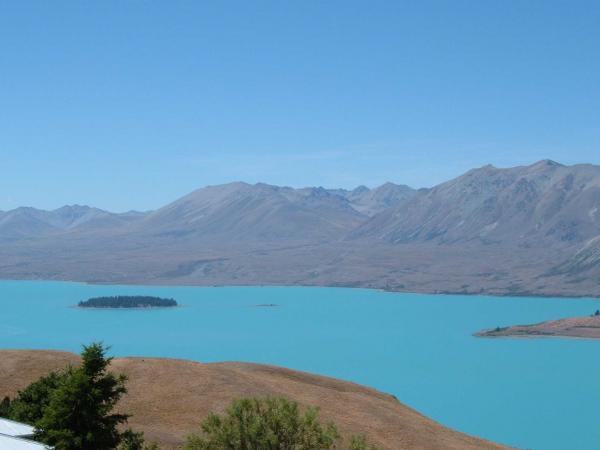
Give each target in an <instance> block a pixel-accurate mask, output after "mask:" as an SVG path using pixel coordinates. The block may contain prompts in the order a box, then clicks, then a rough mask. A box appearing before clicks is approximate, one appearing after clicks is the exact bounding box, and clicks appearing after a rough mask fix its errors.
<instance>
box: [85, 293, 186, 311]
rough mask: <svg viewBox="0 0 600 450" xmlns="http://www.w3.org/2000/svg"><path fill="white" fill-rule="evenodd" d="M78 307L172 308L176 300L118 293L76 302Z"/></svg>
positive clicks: (175, 304)
mask: <svg viewBox="0 0 600 450" xmlns="http://www.w3.org/2000/svg"><path fill="white" fill-rule="evenodd" d="M77 306H79V307H80V308H172V307H174V306H177V302H176V301H175V300H174V299H172V298H160V297H152V296H148V295H118V296H114V297H94V298H90V299H88V300H85V301H81V302H79V303H78V304H77Z"/></svg>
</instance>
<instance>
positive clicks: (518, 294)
mask: <svg viewBox="0 0 600 450" xmlns="http://www.w3.org/2000/svg"><path fill="white" fill-rule="evenodd" d="M0 281H9V282H11V281H12V282H18V281H30V282H55V283H73V284H85V285H90V286H130V287H133V286H139V287H148V288H153V287H159V288H191V287H194V288H232V287H235V288H333V289H335V288H337V289H364V290H369V291H380V292H387V293H390V294H410V295H438V296H447V297H450V296H456V295H462V296H467V297H496V298H522V297H528V298H540V299H564V300H568V299H578V300H600V293H598V294H588V295H583V294H571V295H566V294H559V293H557V294H536V293H533V292H510V293H501V292H476V293H475V292H461V291H456V292H454V291H436V290H431V291H429V290H420V291H409V290H397V289H391V288H388V287H369V286H357V285H356V284H348V285H342V284H332V285H327V284H193V283H179V284H169V283H162V282H156V283H153V282H151V281H150V282H148V281H145V282H142V281H133V280H132V281H118V282H116V281H115V282H111V281H89V280H67V279H41V278H0ZM99 309H103V308H99ZM123 309H125V308H123ZM130 309H134V308H130Z"/></svg>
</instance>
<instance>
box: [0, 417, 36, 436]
mask: <svg viewBox="0 0 600 450" xmlns="http://www.w3.org/2000/svg"><path fill="white" fill-rule="evenodd" d="M34 433H35V428H33V427H32V426H30V425H26V424H24V423H20V422H15V421H14V420H8V419H3V418H1V417H0V434H4V435H6V436H14V437H31V436H33V434H34Z"/></svg>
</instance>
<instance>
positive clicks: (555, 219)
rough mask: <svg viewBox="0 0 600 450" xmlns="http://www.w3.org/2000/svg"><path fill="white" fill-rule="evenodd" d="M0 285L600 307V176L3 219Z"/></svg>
mask: <svg viewBox="0 0 600 450" xmlns="http://www.w3.org/2000/svg"><path fill="white" fill-rule="evenodd" d="M0 277H2V278H16V279H60V280H77V281H90V282H106V283H116V282H118V283H146V284H153V283H165V284H167V283H168V284H194V285H221V284H236V285H238V284H244V285H247V284H251V285H262V284H276V285H329V286H360V287H370V288H384V289H390V290H397V291H415V292H444V293H469V294H499V295H564V296H600V166H594V165H590V164H581V165H573V166H565V165H561V164H559V163H556V162H553V161H549V160H544V161H539V162H537V163H535V164H532V165H530V166H520V167H513V168H496V167H493V166H489V165H488V166H484V167H481V168H477V169H473V170H470V171H469V172H467V173H465V174H464V175H462V176H459V177H457V178H455V179H453V180H450V181H448V182H445V183H442V184H440V185H438V186H435V187H433V188H428V189H418V190H416V189H412V188H410V187H408V186H404V185H397V184H393V183H386V184H384V185H382V186H380V187H377V188H374V189H369V188H367V187H365V186H360V187H358V188H356V189H353V190H345V189H325V188H322V187H309V188H302V189H295V188H291V187H279V186H272V185H267V184H263V183H258V184H253V185H252V184H247V183H242V182H236V183H229V184H225V185H219V186H208V187H205V188H202V189H198V190H196V191H194V192H192V193H190V194H188V195H186V196H184V197H182V198H180V199H178V200H176V201H174V202H173V203H170V204H168V205H166V206H164V207H162V208H159V209H157V210H155V211H148V212H135V211H131V212H127V213H119V214H117V213H111V212H108V211H103V210H100V209H97V208H92V207H88V206H79V205H74V206H64V207H62V208H59V209H57V210H54V211H43V210H38V209H34V208H17V209H15V210H12V211H6V212H0Z"/></svg>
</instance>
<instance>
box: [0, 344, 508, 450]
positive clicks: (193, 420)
mask: <svg viewBox="0 0 600 450" xmlns="http://www.w3.org/2000/svg"><path fill="white" fill-rule="evenodd" d="M78 362H79V357H78V356H77V355H74V354H71V353H65V352H56V351H39V350H0V398H1V397H4V396H5V395H10V396H14V394H15V393H16V392H17V390H19V389H23V388H24V387H25V386H27V385H28V384H29V383H30V382H32V381H35V380H36V379H37V378H39V377H40V376H42V375H44V374H46V373H48V372H49V371H51V370H54V369H59V368H62V367H64V366H65V365H67V364H69V363H71V364H77V363H78ZM112 370H113V371H115V372H120V373H124V374H126V375H127V376H128V377H129V382H128V384H127V386H128V388H129V393H128V394H127V395H126V396H125V397H124V399H123V400H122V402H121V403H120V404H119V407H120V408H121V409H122V410H123V411H124V412H127V413H131V414H132V415H133V417H132V418H131V419H130V421H129V423H130V425H131V426H132V427H133V428H134V429H136V430H138V431H144V432H145V433H146V436H147V438H149V439H150V440H156V441H158V442H160V444H161V445H162V446H163V448H175V447H176V446H177V445H179V444H181V443H182V442H183V439H184V437H185V436H186V435H187V434H189V433H190V432H192V431H194V430H195V429H196V428H197V426H198V424H199V423H200V422H201V421H202V419H204V418H205V417H206V416H207V414H208V413H209V412H210V411H218V412H220V411H222V410H223V409H224V408H225V407H226V406H227V405H228V404H229V403H230V402H231V400H233V399H234V398H237V397H242V396H266V395H283V396H286V397H289V398H292V399H294V400H296V401H298V402H300V403H302V404H305V405H315V406H319V407H320V408H321V415H322V417H323V419H325V420H333V421H334V422H335V423H336V424H337V425H338V427H339V429H340V431H341V432H342V434H344V435H346V434H356V433H363V434H365V435H367V437H368V439H369V441H370V442H372V443H373V444H376V445H377V446H379V447H380V448H381V449H382V450H384V449H386V450H400V449H425V448H426V449H430V450H434V449H457V450H458V449H461V450H463V449H464V450H468V449H501V448H506V447H503V446H500V445H496V444H493V443H491V442H488V441H484V440H482V439H477V438H474V437H471V436H468V435H465V434H462V433H458V432H456V431H453V430H450V429H448V428H446V427H444V426H442V425H440V424H438V423H436V422H434V421H432V420H430V419H428V418H427V417H425V416H423V415H421V414H419V413H417V412H416V411H414V410H412V409H411V408H409V407H407V406H405V405H403V404H401V403H400V402H398V401H397V400H396V399H395V398H394V397H392V396H390V395H387V394H384V393H381V392H379V391H376V390H374V389H370V388H367V387H364V386H360V385H357V384H354V383H349V382H345V381H340V380H336V379H332V378H326V377H322V376H317V375H311V374H308V373H304V372H298V371H293V370H288V369H283V368H279V367H272V366H264V365H257V364H246V363H229V362H227V363H211V364H201V363H196V362H192V361H184V360H174V359H158V358H118V359H115V360H114V361H113V363H112Z"/></svg>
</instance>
